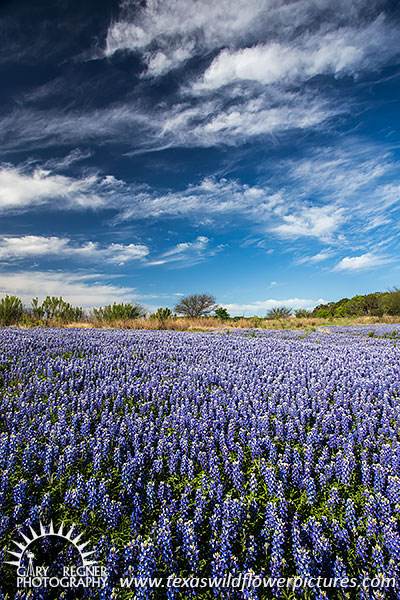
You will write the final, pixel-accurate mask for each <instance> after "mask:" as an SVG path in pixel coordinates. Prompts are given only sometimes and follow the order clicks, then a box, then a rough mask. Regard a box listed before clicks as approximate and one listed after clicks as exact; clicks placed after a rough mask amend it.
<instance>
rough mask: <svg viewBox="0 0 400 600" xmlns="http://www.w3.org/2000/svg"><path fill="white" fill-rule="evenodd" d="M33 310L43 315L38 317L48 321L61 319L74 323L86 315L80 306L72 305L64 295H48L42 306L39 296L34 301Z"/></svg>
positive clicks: (64, 321) (63, 321)
mask: <svg viewBox="0 0 400 600" xmlns="http://www.w3.org/2000/svg"><path fill="white" fill-rule="evenodd" d="M32 307H33V309H32V312H35V313H36V315H39V314H40V315H41V316H40V317H38V318H42V319H45V320H46V321H53V320H56V321H61V322H62V323H73V322H74V321H80V320H81V319H82V317H83V315H84V312H83V309H82V308H80V307H79V306H72V304H70V303H69V302H66V301H65V300H63V299H62V296H60V297H59V298H57V297H56V296H46V298H45V299H44V300H43V303H42V306H38V303H37V298H34V300H33V301H32Z"/></svg>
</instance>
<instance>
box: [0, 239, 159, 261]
mask: <svg viewBox="0 0 400 600" xmlns="http://www.w3.org/2000/svg"><path fill="white" fill-rule="evenodd" d="M148 253H149V249H148V247H147V246H145V245H141V244H127V245H124V244H110V245H108V246H106V247H101V246H100V244H98V243H97V242H86V243H85V244H83V245H81V246H78V245H73V244H71V242H70V240H69V239H68V238H59V237H56V236H51V237H45V236H39V235H25V236H20V237H9V236H5V237H3V238H1V239H0V261H10V260H23V259H29V258H39V257H47V258H51V259H54V258H56V257H63V258H77V259H86V260H91V261H104V262H106V263H111V264H124V263H125V262H128V261H131V260H139V259H143V258H145V257H146V256H147V254H148Z"/></svg>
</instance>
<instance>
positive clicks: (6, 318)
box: [0, 296, 24, 325]
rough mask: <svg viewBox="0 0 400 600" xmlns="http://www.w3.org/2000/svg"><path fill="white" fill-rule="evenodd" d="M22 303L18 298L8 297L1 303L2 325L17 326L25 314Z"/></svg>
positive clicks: (0, 321) (0, 317) (0, 316)
mask: <svg viewBox="0 0 400 600" xmlns="http://www.w3.org/2000/svg"><path fill="white" fill-rule="evenodd" d="M23 311H24V309H23V306H22V301H21V300H20V299H19V298H17V296H6V297H5V298H2V299H1V301H0V323H1V325H15V324H16V323H18V322H19V321H20V319H21V318H22V314H23Z"/></svg>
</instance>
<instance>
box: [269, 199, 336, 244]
mask: <svg viewBox="0 0 400 600" xmlns="http://www.w3.org/2000/svg"><path fill="white" fill-rule="evenodd" d="M347 218H348V217H347ZM345 220H346V216H345V211H344V208H341V207H339V206H337V205H336V206H335V205H326V206H303V207H301V208H300V209H299V210H298V211H296V212H295V213H293V214H287V215H283V216H282V221H283V222H282V223H281V224H280V225H276V226H274V227H273V228H272V231H274V232H275V233H277V234H278V235H281V236H283V237H316V238H318V239H321V240H328V239H330V238H331V237H332V235H333V234H334V232H335V231H337V229H338V227H339V225H341V224H342V223H343V222H344V221H345Z"/></svg>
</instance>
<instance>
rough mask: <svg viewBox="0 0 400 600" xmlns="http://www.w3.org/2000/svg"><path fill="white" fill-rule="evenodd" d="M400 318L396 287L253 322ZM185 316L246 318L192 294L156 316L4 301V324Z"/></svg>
mask: <svg viewBox="0 0 400 600" xmlns="http://www.w3.org/2000/svg"><path fill="white" fill-rule="evenodd" d="M385 314H387V315H400V289H398V288H394V289H393V290H390V291H388V292H374V293H372V294H365V295H356V296H353V297H352V298H342V299H341V300H338V301H337V302H328V303H327V304H319V305H318V306H316V307H315V308H314V309H313V310H306V309H298V310H295V311H294V314H293V311H292V309H290V308H288V307H285V306H275V307H272V308H271V309H269V310H268V311H267V313H266V315H265V316H264V317H258V316H255V317H252V318H253V319H254V318H255V319H262V318H264V319H286V318H290V317H293V316H295V317H298V318H300V317H301V318H314V317H316V318H326V319H334V318H340V317H358V316H377V317H381V316H383V315H385ZM178 315H182V316H184V317H187V318H189V319H194V318H202V317H210V316H212V317H214V318H216V319H218V320H220V321H226V320H228V319H231V320H238V319H241V318H243V317H231V316H230V315H229V313H228V310H227V309H226V308H225V307H223V306H220V305H218V304H217V302H216V299H215V296H213V295H211V294H205V293H203V294H191V295H189V296H183V297H182V298H181V299H180V300H179V302H177V304H175V306H174V309H173V311H172V310H171V309H170V308H158V309H157V310H156V311H155V312H154V313H151V314H147V312H146V310H145V308H144V307H143V306H142V305H141V304H139V303H135V304H134V303H130V302H125V303H117V302H114V303H113V304H108V305H106V306H102V307H99V308H93V310H92V311H90V312H89V313H87V312H85V311H84V310H83V308H81V307H76V306H72V304H70V303H69V302H67V301H65V300H64V299H63V298H62V296H60V297H56V296H47V297H46V298H45V299H44V300H43V302H42V303H41V304H40V303H39V300H38V298H33V300H32V301H31V305H30V307H24V306H23V303H22V300H21V299H20V298H18V297H17V296H12V295H11V296H9V295H6V296H5V297H4V298H2V299H1V300H0V325H3V326H4V325H17V324H23V325H27V326H32V325H49V324H56V325H57V324H60V325H65V324H68V323H75V322H76V323H79V322H81V321H90V322H92V323H93V324H96V323H97V324H102V323H106V324H113V323H117V322H124V321H129V320H135V319H145V318H148V319H154V320H157V321H158V324H161V325H162V324H164V323H166V322H167V320H168V319H176V318H178Z"/></svg>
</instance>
